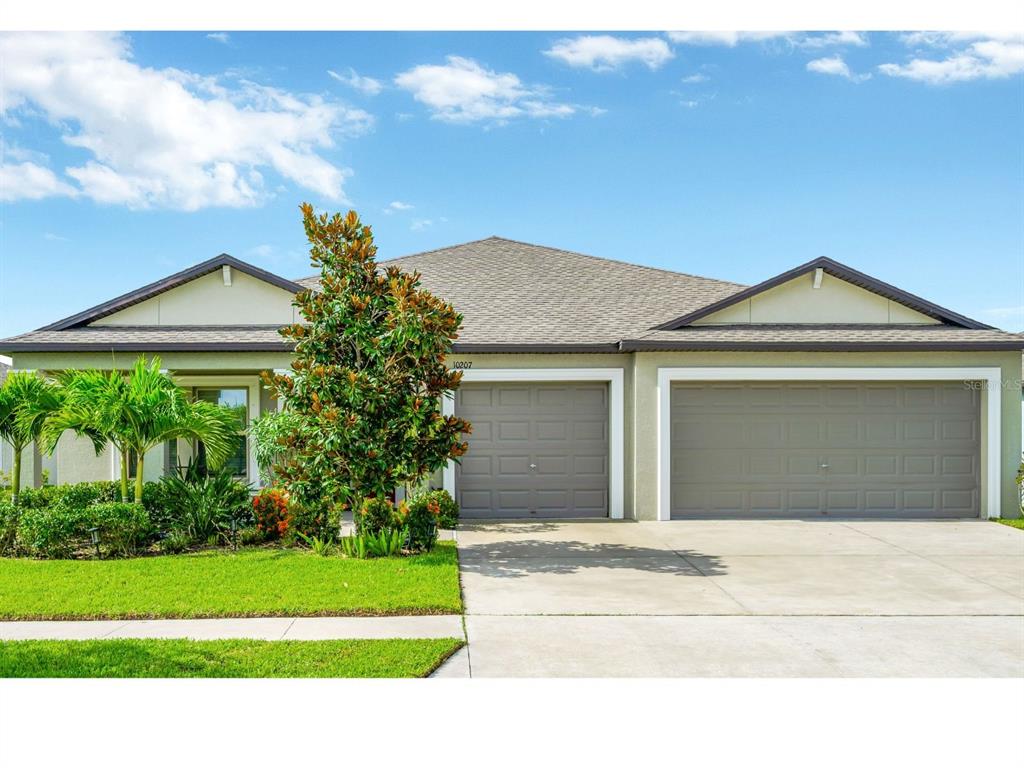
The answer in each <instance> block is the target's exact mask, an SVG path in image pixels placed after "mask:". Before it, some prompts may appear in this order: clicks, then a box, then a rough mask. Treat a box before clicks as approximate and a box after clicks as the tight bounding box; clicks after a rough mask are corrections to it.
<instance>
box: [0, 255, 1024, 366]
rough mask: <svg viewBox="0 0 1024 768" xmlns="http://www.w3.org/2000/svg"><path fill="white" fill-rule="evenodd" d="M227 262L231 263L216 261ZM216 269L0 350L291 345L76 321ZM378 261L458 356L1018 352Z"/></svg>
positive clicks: (704, 285) (996, 337)
mask: <svg viewBox="0 0 1024 768" xmlns="http://www.w3.org/2000/svg"><path fill="white" fill-rule="evenodd" d="M224 258H228V259H230V257H218V259H224ZM232 261H234V260H232ZM215 263H219V262H218V261H217V260H216V259H215V260H211V261H209V262H204V264H202V265H198V266H197V267H194V268H192V269H191V270H185V272H183V273H179V274H178V275H176V276H172V277H171V278H167V279H166V280H163V281H159V282H158V283H153V284H152V285H151V286H147V287H146V288H145V289H140V290H139V291H135V292H132V293H131V294H126V296H125V297H120V298H119V299H115V300H113V301H111V302H107V303H106V304H102V305H100V306H99V307H95V308H93V309H92V310H86V312H83V313H79V315H75V316H73V317H72V318H69V319H68V320H66V321H62V322H61V323H55V324H54V325H51V326H47V327H46V328H42V329H40V330H38V331H33V332H31V333H25V334H22V335H20V336H15V337H13V338H11V339H5V340H3V341H0V351H29V350H38V351H43V350H46V351H54V352H58V351H79V350H80V351H88V350H93V351H98V350H103V351H106V350H112V349H120V350H126V351H128V350H132V351H148V350H168V351H177V350H194V351H212V350H221V351H229V350H239V351H244V350H268V351H285V350H288V349H290V348H291V347H290V345H289V344H288V343H287V342H285V340H284V339H282V338H281V337H280V335H279V334H278V332H277V327H276V326H269V325H267V326H179V327H172V326H135V327H128V326H110V325H107V326H87V325H82V323H84V322H90V320H83V319H82V318H86V317H92V315H94V314H95V315H96V316H103V315H104V314H109V313H110V311H114V310H111V309H110V308H111V307H113V306H115V305H116V306H120V304H119V302H123V301H126V300H128V301H131V300H137V297H138V296H140V295H142V294H143V293H144V292H146V291H149V290H155V289H159V288H160V287H163V286H166V285H167V284H168V283H170V282H173V281H175V280H180V279H191V276H193V275H194V274H196V273H197V271H200V270H209V269H210V268H211V265H214V264H215ZM381 265H382V266H392V265H393V266H397V267H399V268H401V269H402V270H404V271H418V272H419V273H420V274H421V276H422V282H423V286H424V287H425V288H427V290H429V291H431V292H433V293H435V294H437V295H439V296H442V297H443V298H445V299H447V300H448V301H451V302H452V303H453V304H454V305H455V307H456V309H458V310H459V311H460V312H461V313H462V314H463V316H464V325H463V329H462V333H461V335H460V338H459V340H458V341H457V342H456V344H455V345H454V351H455V352H499V351H505V352H547V351H551V352H572V351H575V352H598V351H608V352H614V351H618V350H620V349H621V350H623V351H630V350H641V349H652V350H654V349H680V350H686V349H706V350H710V349H722V350H726V349H735V350H771V349H778V350H783V349H804V350H819V349H820V350H825V349H847V350H852V349H889V350H901V349H975V350H982V349H1020V348H1024V336H1021V335H1017V334H1010V333H1005V332H1003V331H999V330H996V329H991V328H987V327H984V326H982V327H977V326H981V324H980V323H979V324H976V327H973V328H970V327H958V326H957V325H954V324H950V323H951V322H953V321H955V320H957V318H960V319H962V320H968V319H967V318H963V317H962V316H960V315H956V317H953V316H952V315H950V318H951V319H950V320H948V321H947V323H946V324H943V325H935V326H894V325H886V326H868V325H856V326H854V325H845V326H844V325H818V326H806V325H771V326H766V325H753V326H751V325H736V326H684V327H681V328H678V329H677V330H656V328H657V327H658V326H659V325H662V326H664V324H666V323H669V322H670V319H671V318H672V317H677V318H678V317H680V316H682V317H684V318H685V317H686V316H687V315H693V314H694V313H696V312H697V311H698V310H701V309H702V308H705V307H708V306H710V305H715V304H718V303H719V302H723V301H725V300H727V299H728V298H729V297H735V296H737V295H742V294H744V293H745V292H748V291H749V289H747V288H745V287H744V286H742V285H738V284H736V283H729V282H725V281H721V280H712V279H709V278H703V277H695V276H693V275H687V274H682V273H679V272H669V271H666V270H661V269H655V268H652V267H643V266H639V265H636V264H630V263H627V262H622V261H614V260H611V259H602V258H597V257H594V256H586V255H584V254H580V253H574V252H572V251H564V250H559V249H557V248H547V247H544V246H539V245H531V244H528V243H522V242H518V241H515V240H506V239H504V238H499V237H490V238H487V239H485V240H478V241H475V242H470V243H463V244H461V245H455V246H450V247H448V248H440V249H438V250H434V251H427V252H425V253H418V254H413V255H411V256H404V257H402V258H398V259H392V260H390V261H383V262H381ZM246 266H250V265H246ZM837 266H838V267H842V266H843V265H837ZM804 267H807V265H804ZM213 268H216V267H215V266H214V267H213ZM252 269H256V268H252ZM798 269H800V268H798ZM846 269H848V268H846ZM851 272H852V270H851ZM267 274H269V273H267ZM784 274H785V273H784ZM856 274H858V275H859V274H860V273H856ZM271 277H273V278H274V280H275V281H276V282H277V284H281V285H282V286H284V287H290V288H291V289H292V290H300V289H301V288H316V287H317V285H318V283H319V279H318V276H312V277H306V278H302V279H300V280H296V281H294V282H293V281H287V280H284V279H283V278H280V277H277V276H271ZM876 282H877V281H876ZM873 285H874V284H873ZM878 285H882V286H884V284H880V283H879V284H878ZM875 288H877V285H875ZM887 288H892V287H891V286H887ZM872 289H874V288H872ZM892 290H893V291H898V289H895V288H892ZM901 295H902V294H901ZM906 295H908V296H909V294H906ZM915 298H916V297H915ZM919 301H921V302H924V300H923V299H921V300H919ZM929 306H932V305H929ZM938 309H940V310H941V308H938ZM108 310H109V311H108ZM943 311H945V312H948V310H943ZM90 313H92V314H90ZM97 313H98V314H97ZM954 314H955V313H954Z"/></svg>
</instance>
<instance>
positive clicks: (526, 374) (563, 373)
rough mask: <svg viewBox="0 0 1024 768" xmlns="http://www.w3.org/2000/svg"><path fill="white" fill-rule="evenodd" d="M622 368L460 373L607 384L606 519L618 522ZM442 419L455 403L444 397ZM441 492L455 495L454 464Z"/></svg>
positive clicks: (467, 377) (468, 378) (479, 378)
mask: <svg viewBox="0 0 1024 768" xmlns="http://www.w3.org/2000/svg"><path fill="white" fill-rule="evenodd" d="M624 378H625V377H624V374H623V369H622V368H532V369H531V368H470V369H468V370H463V372H462V380H463V381H465V382H474V383H475V382H494V383H501V382H547V381H606V382H608V464H609V466H608V469H609V471H608V516H609V517H610V518H612V519H614V520H621V519H623V517H624V516H625V490H624V489H625V483H624V476H625V445H624V440H625V435H626V430H625V407H624V399H623V398H624V395H623V379H624ZM441 412H442V413H443V415H445V416H452V415H454V414H455V400H454V398H452V397H445V398H444V400H443V401H442V403H441ZM443 483H444V489H445V490H446V491H448V493H450V494H451V495H452V497H453V498H454V497H456V496H455V462H454V461H449V462H448V464H447V466H446V467H445V469H444V476H443Z"/></svg>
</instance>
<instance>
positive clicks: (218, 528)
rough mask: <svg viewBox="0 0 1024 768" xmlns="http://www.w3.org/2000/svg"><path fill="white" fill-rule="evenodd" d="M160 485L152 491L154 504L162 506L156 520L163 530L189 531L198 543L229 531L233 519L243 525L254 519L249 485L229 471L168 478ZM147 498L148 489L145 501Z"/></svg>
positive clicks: (190, 473)
mask: <svg viewBox="0 0 1024 768" xmlns="http://www.w3.org/2000/svg"><path fill="white" fill-rule="evenodd" d="M158 485H159V486H161V487H159V488H153V489H152V492H151V496H152V501H150V505H152V506H157V505H159V507H160V511H159V512H158V513H157V516H156V517H157V520H158V528H160V529H161V530H164V531H169V530H172V529H178V530H182V531H186V532H187V533H188V534H189V535H190V536H192V538H193V540H194V541H197V542H206V541H208V540H209V539H210V537H211V536H219V535H221V534H222V533H223V532H224V531H225V530H227V529H228V528H229V527H230V525H231V520H232V519H234V520H235V521H236V523H237V524H238V525H240V526H244V525H248V524H249V523H250V522H251V520H252V513H251V511H250V505H249V486H248V485H247V484H245V483H240V482H238V481H237V480H235V479H233V478H232V477H231V474H230V472H228V471H223V472H220V473H218V474H209V475H201V474H200V473H198V472H186V473H185V475H184V476H180V475H168V476H166V477H164V478H162V479H161V480H160V482H159V484H158ZM145 498H146V494H145V489H144V490H143V501H144V502H145Z"/></svg>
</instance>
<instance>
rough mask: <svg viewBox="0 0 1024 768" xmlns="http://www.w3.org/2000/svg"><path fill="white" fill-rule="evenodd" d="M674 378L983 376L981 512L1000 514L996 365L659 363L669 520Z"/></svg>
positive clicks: (664, 515)
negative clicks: (670, 365) (702, 365)
mask: <svg viewBox="0 0 1024 768" xmlns="http://www.w3.org/2000/svg"><path fill="white" fill-rule="evenodd" d="M674 381H963V382H983V383H984V386H983V387H982V401H981V410H982V423H983V424H984V429H985V440H984V442H983V444H982V452H983V456H982V461H983V462H984V465H983V468H982V472H981V492H982V495H983V497H984V499H985V514H986V516H987V517H989V518H993V517H999V496H1000V493H999V482H1000V479H999V478H1000V456H1001V450H1000V445H1001V444H1000V434H999V432H1000V429H999V427H1000V420H999V408H1000V402H999V399H1000V398H999V395H1000V393H1001V392H1002V372H1001V371H1000V369H999V368H948V367H943V368H938V367H936V368H886V367H873V368H868V367H863V368H801V367H770V368H762V367H749V368H745V367H729V368H660V367H659V368H658V520H671V519H672V514H671V483H670V482H669V477H670V473H671V463H672V446H671V421H670V419H671V414H670V410H669V407H670V398H671V393H672V382H674Z"/></svg>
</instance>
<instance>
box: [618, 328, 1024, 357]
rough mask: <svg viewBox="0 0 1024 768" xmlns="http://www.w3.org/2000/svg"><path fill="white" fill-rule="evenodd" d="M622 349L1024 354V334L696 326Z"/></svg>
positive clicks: (630, 343)
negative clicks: (1018, 351)
mask: <svg viewBox="0 0 1024 768" xmlns="http://www.w3.org/2000/svg"><path fill="white" fill-rule="evenodd" d="M622 348H623V349H624V350H644V349H647V350H657V349H663V350H698V349H700V350H773V349H774V350H789V349H802V350H807V351H812V350H822V351H825V350H854V349H876V348H877V349H890V350H900V349H936V350H938V349H977V350H983V349H1024V335H1021V334H1013V333H1007V332H1006V331H1000V330H997V329H995V328H984V329H975V328H960V327H957V326H949V325H693V326H687V327H684V328H680V329H678V330H674V331H664V330H659V331H652V332H650V333H647V334H644V335H643V336H641V337H639V338H637V339H630V340H627V341H624V342H623V344H622Z"/></svg>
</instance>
